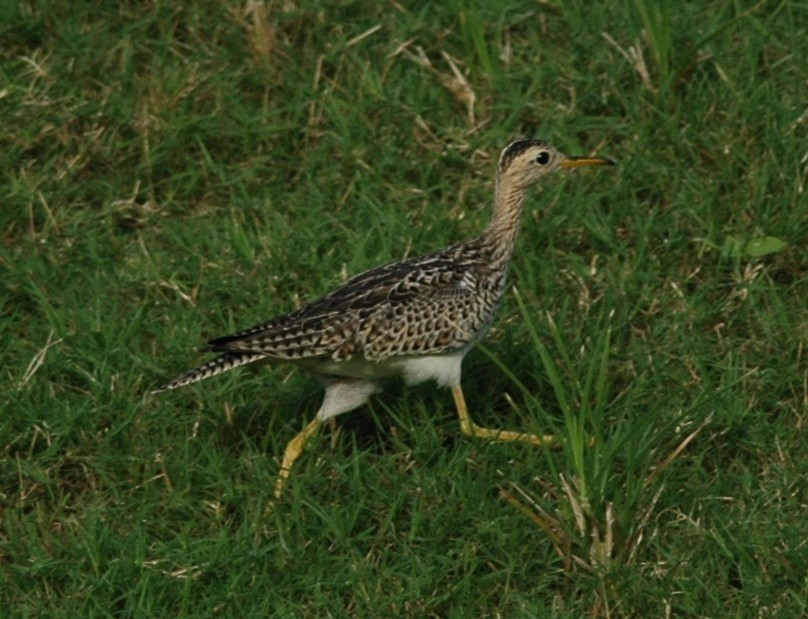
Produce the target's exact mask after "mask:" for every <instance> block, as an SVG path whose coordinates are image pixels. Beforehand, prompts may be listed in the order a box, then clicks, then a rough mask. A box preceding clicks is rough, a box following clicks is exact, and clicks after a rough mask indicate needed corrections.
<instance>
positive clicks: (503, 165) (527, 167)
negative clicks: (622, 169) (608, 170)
mask: <svg viewBox="0 0 808 619" xmlns="http://www.w3.org/2000/svg"><path fill="white" fill-rule="evenodd" d="M594 165H597V166H600V165H614V162H613V161H611V160H610V159H604V158H602V157H571V156H569V155H565V154H564V153H562V152H561V151H559V150H558V149H556V148H555V147H554V146H551V145H550V144H548V143H547V142H543V141H542V140H533V139H530V138H519V139H517V140H514V141H513V142H511V143H510V144H508V145H507V146H506V147H505V148H504V149H503V151H502V154H501V155H500V156H499V164H498V165H497V179H498V180H499V183H500V184H501V185H504V186H509V187H514V188H517V189H527V188H528V187H530V186H531V185H533V184H534V183H535V182H536V181H538V180H540V179H542V178H544V177H545V176H547V175H548V174H552V173H553V172H555V171H556V170H559V169H561V170H567V169H570V168H579V167H584V166H594Z"/></svg>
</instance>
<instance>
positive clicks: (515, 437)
mask: <svg viewBox="0 0 808 619" xmlns="http://www.w3.org/2000/svg"><path fill="white" fill-rule="evenodd" d="M452 395H453V396H454V401H455V406H456V407H457V414H458V416H459V417H460V431H461V432H462V433H463V434H466V435H468V436H476V437H477V438H489V439H491V440H494V441H521V442H523V443H532V444H534V445H552V444H554V443H555V437H554V436H552V435H545V436H538V435H536V434H528V433H525V432H513V431H511V430H495V429H493V428H483V427H480V426H478V425H477V424H476V423H474V422H473V421H472V420H471V417H469V409H468V408H467V407H466V398H464V397H463V388H462V387H461V386H460V385H455V386H454V387H452Z"/></svg>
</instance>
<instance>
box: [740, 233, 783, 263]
mask: <svg viewBox="0 0 808 619" xmlns="http://www.w3.org/2000/svg"><path fill="white" fill-rule="evenodd" d="M786 247H788V243H786V242H785V241H783V240H781V239H778V238H777V237H776V236H764V237H761V238H759V239H752V240H751V241H749V242H748V243H747V244H746V252H745V253H746V255H747V256H750V257H752V258H759V257H761V256H768V255H769V254H776V253H777V252H780V251H783V250H784V249H785V248H786Z"/></svg>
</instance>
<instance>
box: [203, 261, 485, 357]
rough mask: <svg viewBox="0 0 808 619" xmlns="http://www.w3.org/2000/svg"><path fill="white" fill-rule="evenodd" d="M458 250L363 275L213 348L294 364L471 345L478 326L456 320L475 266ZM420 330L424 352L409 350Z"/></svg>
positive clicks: (218, 341) (472, 283)
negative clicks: (393, 343) (457, 255)
mask: <svg viewBox="0 0 808 619" xmlns="http://www.w3.org/2000/svg"><path fill="white" fill-rule="evenodd" d="M453 249H454V248H448V249H447V250H443V251H441V252H438V253H435V254H431V255H427V256H423V257H419V258H411V259H408V260H403V261H400V262H394V263H391V264H387V265H383V266H380V267H376V268H374V269H371V270H369V271H365V272H364V273H360V274H359V275H356V276H354V277H352V278H351V279H349V280H347V281H346V282H344V283H343V284H342V285H340V286H338V287H337V288H335V289H334V290H332V291H331V292H329V293H328V294H326V295H325V296H324V297H322V298H320V299H318V300H317V301H314V302H312V303H310V304H309V305H306V306H304V307H302V308H300V309H298V310H295V311H293V312H290V313H288V314H283V315H281V316H277V317H275V318H272V319H270V320H268V321H266V322H262V323H260V324H257V325H255V326H253V327H250V328H249V329H245V330H243V331H239V332H238V333H234V334H232V335H228V336H225V337H220V338H216V339H214V340H211V341H210V342H208V345H207V346H206V349H207V350H211V351H217V352H245V353H256V352H260V353H263V354H265V355H267V356H268V357H272V358H276V359H282V360H288V361H293V360H297V359H300V360H302V359H307V358H312V357H323V356H330V357H333V358H335V359H341V358H348V357H351V356H354V355H358V354H362V355H364V356H366V357H367V358H369V359H381V358H384V357H387V356H391V355H394V354H408V353H409V354H431V353H437V352H443V351H445V350H447V349H450V348H452V347H458V346H460V345H462V344H464V343H468V341H470V338H469V337H466V335H467V334H466V335H464V332H465V331H470V330H471V329H472V327H471V326H465V327H464V325H460V324H455V323H456V322H457V321H458V319H457V318H456V316H457V315H459V314H458V312H460V314H464V311H463V308H465V307H467V306H468V305H469V303H470V301H472V299H473V296H474V295H475V294H476V290H475V289H476V282H475V280H474V276H473V273H474V271H473V266H474V265H473V264H464V265H459V264H458V261H457V260H456V258H455V257H454V255H453V254H454V252H453V251H452V250H453ZM440 309H443V310H444V312H443V315H439V314H440V311H439V310H440ZM413 329H415V331H412V330H413ZM421 331H423V332H424V333H420V332H421ZM419 334H420V335H423V336H425V338H426V339H424V337H422V338H421V339H422V340H423V341H422V342H421V346H422V347H423V350H421V349H419V350H417V351H416V350H414V349H413V350H408V349H409V348H413V347H414V346H415V340H416V339H418V338H417V337H416V336H418V335H419ZM392 340H398V341H399V342H406V341H409V342H410V344H409V345H404V346H403V347H402V346H401V345H398V346H394V347H393V348H392V349H391V348H390V347H389V345H386V344H385V342H386V343H387V344H389V343H390V341H392Z"/></svg>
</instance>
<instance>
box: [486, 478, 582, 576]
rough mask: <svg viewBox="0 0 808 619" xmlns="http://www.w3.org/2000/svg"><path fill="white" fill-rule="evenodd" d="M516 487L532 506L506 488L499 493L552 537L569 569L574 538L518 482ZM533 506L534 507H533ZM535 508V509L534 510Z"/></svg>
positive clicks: (554, 545)
mask: <svg viewBox="0 0 808 619" xmlns="http://www.w3.org/2000/svg"><path fill="white" fill-rule="evenodd" d="M511 485H512V486H513V487H514V489H515V490H516V491H517V492H518V493H519V494H521V495H522V497H524V499H525V500H526V501H527V502H528V503H530V507H528V506H527V505H525V504H524V503H522V502H521V501H520V500H519V499H517V498H516V497H515V496H514V495H513V494H511V493H510V492H508V491H507V490H505V489H504V488H500V490H499V494H500V496H501V497H502V498H503V499H505V500H506V501H508V503H510V504H511V505H513V506H514V507H515V508H516V509H518V510H519V511H520V512H522V513H523V514H524V515H525V516H527V517H528V518H530V519H531V520H532V521H533V522H534V523H535V524H536V526H537V527H539V528H540V529H541V530H542V531H544V533H545V535H547V537H548V538H549V539H550V542H551V543H552V544H553V548H555V551H556V553H557V554H558V556H559V558H561V560H562V561H564V566H565V569H569V561H570V548H571V546H572V540H570V538H569V536H568V535H566V534H565V533H564V529H563V528H562V526H561V523H560V522H559V521H558V520H557V519H555V518H553V517H552V516H550V515H549V514H547V512H545V511H544V510H543V509H542V508H541V506H540V505H538V504H537V503H536V502H535V501H534V500H533V499H532V498H530V496H528V495H527V493H526V492H525V491H524V490H522V489H521V488H520V487H519V486H517V485H516V484H511ZM531 507H532V508H533V509H531ZM534 510H535V511H534Z"/></svg>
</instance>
